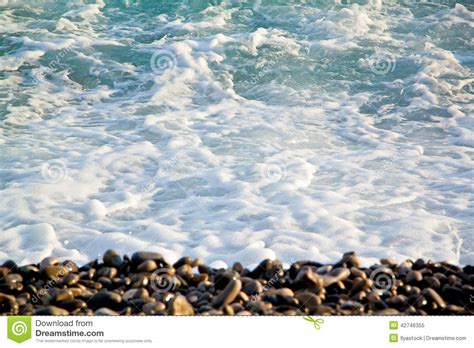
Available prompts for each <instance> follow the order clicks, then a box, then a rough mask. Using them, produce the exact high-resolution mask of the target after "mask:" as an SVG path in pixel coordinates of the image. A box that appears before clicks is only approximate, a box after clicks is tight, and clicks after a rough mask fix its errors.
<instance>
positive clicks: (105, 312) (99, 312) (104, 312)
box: [94, 307, 119, 316]
mask: <svg viewBox="0 0 474 348" xmlns="http://www.w3.org/2000/svg"><path fill="white" fill-rule="evenodd" d="M94 315H99V316H117V315H119V314H118V313H117V312H116V311H113V310H111V309H110V308H105V307H102V308H99V309H98V310H96V311H95V312H94Z"/></svg>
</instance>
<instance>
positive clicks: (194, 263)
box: [191, 257, 204, 268]
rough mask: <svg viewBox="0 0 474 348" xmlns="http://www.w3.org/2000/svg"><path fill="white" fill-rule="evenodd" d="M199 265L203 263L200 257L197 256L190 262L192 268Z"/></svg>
mask: <svg viewBox="0 0 474 348" xmlns="http://www.w3.org/2000/svg"><path fill="white" fill-rule="evenodd" d="M201 265H204V260H203V259H201V258H200V257H197V258H195V259H194V260H193V263H192V265H191V266H193V268H194V267H199V266H201Z"/></svg>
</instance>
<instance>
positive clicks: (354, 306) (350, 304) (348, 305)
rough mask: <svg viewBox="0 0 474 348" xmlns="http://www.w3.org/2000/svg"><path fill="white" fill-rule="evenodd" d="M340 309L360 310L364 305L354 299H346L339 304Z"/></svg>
mask: <svg viewBox="0 0 474 348" xmlns="http://www.w3.org/2000/svg"><path fill="white" fill-rule="evenodd" d="M339 308H340V309H342V310H349V311H351V312H361V311H363V310H364V305H363V304H362V303H359V302H356V301H347V302H344V303H343V304H341V305H340V306H339Z"/></svg>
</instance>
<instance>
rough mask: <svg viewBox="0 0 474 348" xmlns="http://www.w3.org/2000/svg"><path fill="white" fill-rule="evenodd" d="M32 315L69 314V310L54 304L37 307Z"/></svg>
mask: <svg viewBox="0 0 474 348" xmlns="http://www.w3.org/2000/svg"><path fill="white" fill-rule="evenodd" d="M33 315H69V312H68V311H67V310H65V309H63V308H59V307H56V306H46V307H41V308H37V309H36V310H35V311H34V312H33Z"/></svg>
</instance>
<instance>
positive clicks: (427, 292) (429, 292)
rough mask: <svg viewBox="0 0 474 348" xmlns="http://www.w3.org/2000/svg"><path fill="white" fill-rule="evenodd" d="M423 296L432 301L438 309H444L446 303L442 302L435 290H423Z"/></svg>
mask: <svg viewBox="0 0 474 348" xmlns="http://www.w3.org/2000/svg"><path fill="white" fill-rule="evenodd" d="M423 295H424V296H425V297H426V298H427V299H430V300H432V301H434V302H435V303H436V304H437V305H438V306H439V307H441V308H445V307H446V302H444V300H443V298H442V297H441V296H440V295H439V294H438V293H437V292H436V291H435V290H433V289H431V288H426V289H424V290H423Z"/></svg>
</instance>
